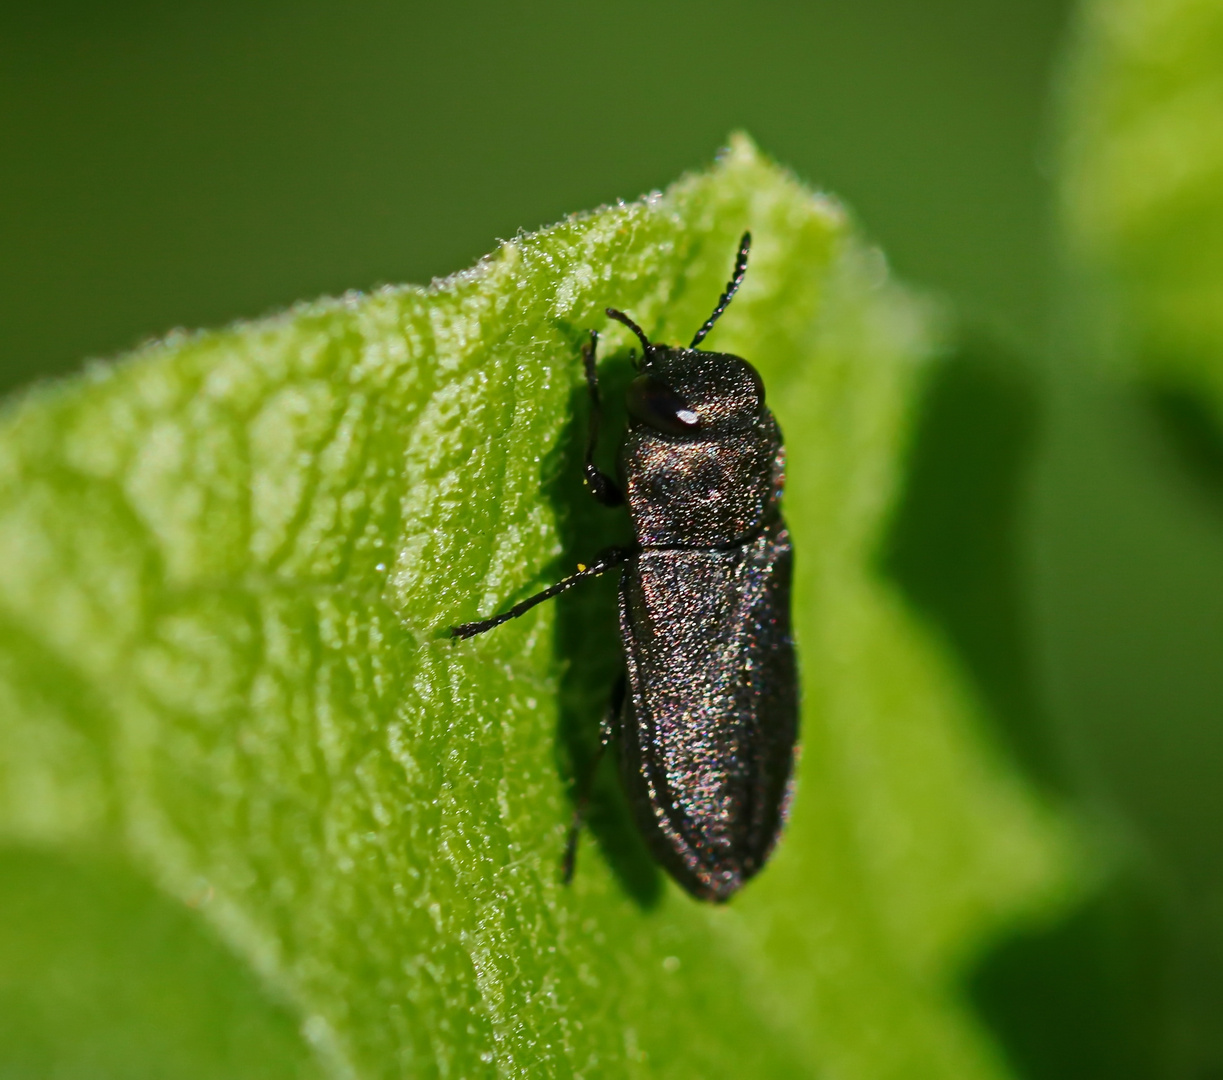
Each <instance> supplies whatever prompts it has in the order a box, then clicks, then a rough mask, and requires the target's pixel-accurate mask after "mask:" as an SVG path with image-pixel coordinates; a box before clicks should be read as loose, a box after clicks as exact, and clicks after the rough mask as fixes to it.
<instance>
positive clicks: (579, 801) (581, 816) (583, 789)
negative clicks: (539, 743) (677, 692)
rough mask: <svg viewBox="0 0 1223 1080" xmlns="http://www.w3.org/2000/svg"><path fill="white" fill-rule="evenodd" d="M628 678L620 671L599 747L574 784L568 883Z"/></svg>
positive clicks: (564, 865) (565, 869) (564, 876)
mask: <svg viewBox="0 0 1223 1080" xmlns="http://www.w3.org/2000/svg"><path fill="white" fill-rule="evenodd" d="M627 685H628V684H627V680H626V679H625V676H624V673H623V672H622V673H621V674H620V676H619V678H617V679H616V685H615V686H614V687H613V688H612V694H611V700H610V701H608V703H607V708H606V709H605V710H604V712H603V717H602V719H601V720H600V721H599V748H598V749H597V750H596V751H595V756H594V759H593V760H592V761H591V762H590V765H589V766H588V767H587V769H586V772H585V774H584V775H583V776H582V777H581V778H580V780H579V782H578V787H577V798H576V800H575V802H574V807H573V820H572V821H571V822H570V823H569V836H568V837H567V839H566V840H565V856H564V858H563V859H562V861H561V880H562V881H563V882H564V883H565V884H566V885H568V884H569V883H570V882H571V881H572V880H573V870H574V866H575V864H576V862H577V855H578V838H579V837H580V836H581V834H582V825H583V824H585V821H586V813H587V811H588V810H589V809H590V796H591V793H592V792H593V790H594V783H595V777H596V776H597V775H598V773H599V766H600V765H601V764H602V763H603V755H604V754H605V753H606V752H607V747H608V745H609V744H610V743H611V741H612V739H614V738H615V737H616V735H617V734H618V733H619V730H620V711H621V709H623V708H624V695H625V693H626V691H627Z"/></svg>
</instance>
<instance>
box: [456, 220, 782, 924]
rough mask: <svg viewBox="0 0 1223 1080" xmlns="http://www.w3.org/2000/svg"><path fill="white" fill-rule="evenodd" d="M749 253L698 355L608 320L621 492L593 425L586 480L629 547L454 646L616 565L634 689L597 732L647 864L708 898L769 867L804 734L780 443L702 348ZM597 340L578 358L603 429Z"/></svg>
mask: <svg viewBox="0 0 1223 1080" xmlns="http://www.w3.org/2000/svg"><path fill="white" fill-rule="evenodd" d="M748 243H749V238H748V237H746V236H745V237H744V241H743V245H742V247H741V248H740V253H739V262H738V264H737V265H736V276H735V278H734V279H733V280H732V282H731V284H730V285H729V286H728V287H727V291H726V293H725V294H724V295H723V297H722V301H721V303H720V304H719V306H718V308H717V310H715V312H714V314H713V316H711V318H710V319H709V321H708V322H707V323H706V324H705V326H703V327H702V328H701V330H700V331H699V332H698V333H697V336H696V338H695V339H694V341H693V345H692V347H690V348H687V349H683V348H672V347H668V346H664V345H656V344H653V343H652V342H650V341H649V340H648V339H647V338H646V336H645V334H644V333H643V332H642V331H641V330H640V328H639V327H637V326H636V324H635V323H633V322H632V320H631V319H629V318H628V317H627V316H625V315H623V314H622V313H621V312H618V311H613V310H611V309H609V310H608V314H609V315H610V316H612V317H613V318H616V319H618V320H619V321H621V322H623V323H625V325H627V326H629V327H630V328H631V329H632V330H633V331H634V333H636V334H637V336H638V337H639V339H640V340H641V343H642V348H643V353H642V358H641V364H640V372H641V373H640V374H639V375H638V377H637V378H636V379H635V380H634V381H633V383H632V384H631V385H630V387H629V391H628V396H627V404H628V411H629V417H630V419H629V431H628V437H627V439H626V441H625V444H624V446H623V449H622V451H621V454H620V472H621V480H622V483H623V496H621V493H620V488H619V487H618V486H617V484H616V483H615V481H613V480H612V479H611V478H609V477H606V476H604V475H603V474H601V473H599V471H598V470H597V469H596V468H595V466H594V465H593V464H592V463H591V451H592V450H593V442H594V431H595V425H594V423H593V422H592V436H591V445H590V447H588V452H587V463H586V475H587V479H588V482H589V483H590V486H591V488H592V490H593V491H594V493H595V494H596V496H598V497H599V498H600V499H601V501H603V502H606V503H609V504H615V503H617V502H619V501H620V500H621V498H623V501H624V502H625V503H626V504H627V507H628V511H629V516H630V518H631V520H632V524H633V532H634V535H635V538H636V543H635V544H634V545H633V546H632V547H631V548H619V549H611V550H609V551H608V552H604V553H603V554H602V555H601V556H600V557H599V559H597V560H596V561H595V563H594V564H592V565H591V566H590V567H582V568H581V569H580V571H579V573H577V574H575V575H572V576H571V577H570V578H566V579H565V580H564V581H562V582H560V583H558V584H557V585H554V586H552V588H551V589H548V590H545V591H544V592H542V593H540V594H538V595H537V596H535V597H532V598H531V599H529V600H527V601H524V602H523V603H522V604H519V605H517V607H515V608H513V609H511V610H510V611H508V612H506V613H505V614H504V615H500V616H497V617H495V618H493V619H487V620H484V621H482V622H478V623H468V624H465V625H463V626H459V627H454V628H453V629H452V634H453V635H454V636H456V637H470V636H472V635H474V634H477V633H482V632H483V631H485V630H488V629H491V628H492V627H493V626H496V625H499V624H500V623H501V622H504V621H506V620H507V619H509V618H513V617H516V616H517V615H520V614H522V613H523V612H524V611H526V610H528V609H529V608H530V607H532V606H534V604H535V603H538V602H539V601H540V600H543V599H546V598H547V597H549V596H554V595H556V594H557V593H559V592H562V591H564V590H565V589H567V588H569V587H570V586H571V585H573V584H576V583H577V581H579V580H581V579H583V578H585V577H588V576H593V575H595V574H600V573H603V572H605V571H606V570H607V569H610V568H611V567H612V566H615V565H618V564H622V565H623V567H624V569H623V572H622V576H621V581H620V636H621V640H622V642H623V646H624V662H625V669H626V676H627V679H626V683H627V685H626V692H625V693H624V695H623V700H622V702H621V704H620V706H619V710H618V715H617V716H615V717H613V718H612V719H613V723H612V729H613V730H611V731H609V732H607V733H606V734H607V735H614V736H618V742H619V747H620V771H621V778H622V781H623V784H624V788H625V791H626V792H627V794H628V797H629V802H630V804H631V806H632V808H633V812H634V815H635V817H636V820H637V824H638V827H639V828H640V830H641V832H642V835H643V836H644V837H645V839H646V842H647V843H648V845H649V846H650V849H651V851H652V852H653V854H654V856H655V858H656V859H657V860H658V861H659V862H660V863H661V864H662V865H663V866H664V867H665V868H666V869H667V870H668V871H669V872H670V874H671V875H672V876H673V877H674V878H675V880H676V881H678V882H679V883H680V884H681V885H682V886H683V887H684V888H685V889H687V890H688V891H689V892H690V893H692V894H693V895H694V896H697V897H700V898H701V899H706V900H715V901H721V900H726V899H727V898H729V897H730V896H731V895H732V894H733V893H734V892H735V891H736V890H737V889H738V888H739V887H740V886H741V885H742V884H743V883H744V882H745V881H747V880H748V879H749V878H751V877H752V876H753V875H754V874H756V873H757V872H758V871H759V870H760V868H761V867H762V866H763V865H764V863H765V860H766V859H767V858H768V856H769V852H770V851H771V850H772V847H773V845H774V843H775V842H776V839H777V836H778V833H779V832H780V830H781V826H782V824H783V821H784V818H785V808H786V803H787V795H788V790H789V784H790V774H791V769H792V764H793V758H794V753H795V745H796V742H797V738H798V673H797V667H796V663H795V656H794V646H793V642H792V639H791V634H790V582H791V569H792V564H793V552H792V549H791V546H790V537H789V533H788V531H787V530H786V526H785V522H784V521H783V520H782V516H781V509H780V504H781V495H782V488H783V484H784V463H785V454H784V450H783V448H782V441H781V432H780V431H779V429H778V427H777V423H776V421H775V420H774V419H773V415H772V413H771V412H770V411H769V410H768V409H767V408H766V407H765V404H764V388H763V385H762V384H761V381H760V377H759V375H758V374H757V373H756V371H755V369H754V368H753V367H752V366H751V365H750V364H748V363H747V361H745V360H742V359H740V358H739V357H737V356H731V355H729V354H726V353H711V352H705V351H703V350H701V349H698V348H696V347H695V346H696V345H697V344H699V343H700V341H701V340H702V339H703V338H704V336H705V334H706V333H708V331H709V329H710V328H711V327H712V325H713V323H714V320H716V318H717V317H718V316H719V315H720V314H721V313H722V311H723V310H724V309H725V307H726V305H727V304H728V303H729V302H730V299H731V297H732V296H733V295H734V292H735V290H736V289H737V287H738V284H739V282H740V281H741V280H742V277H743V272H744V269H745V267H746V259H747V247H748ZM593 340H594V339H593V335H592V345H591V347H590V350H589V352H588V353H587V354H586V364H587V377H588V379H589V382H590V389H591V395H592V398H593V400H594V404H595V407H596V412H595V414H594V417H595V421H597V415H598V414H597V408H598V387H597V383H596V380H595V375H594V351H593ZM584 801H585V796H584V795H583V797H582V799H580V800H579V807H578V817H576V818H575V829H576V823H577V821H578V820H580V814H581V812H582V810H583V808H584ZM575 837H576V832H575V833H574V834H573V835H572V836H571V845H570V854H569V856H568V857H567V870H571V867H572V862H571V860H572V844H573V840H574V838H575Z"/></svg>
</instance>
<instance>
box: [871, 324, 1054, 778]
mask: <svg viewBox="0 0 1223 1080" xmlns="http://www.w3.org/2000/svg"><path fill="white" fill-rule="evenodd" d="M1037 422H1038V399H1037V395H1036V392H1035V389H1034V387H1033V386H1032V384H1031V381H1030V376H1028V375H1027V374H1026V372H1025V371H1024V369H1023V368H1022V367H1021V366H1020V365H1019V364H1017V363H1015V362H1014V361H1011V360H1009V359H1008V358H1006V357H1005V356H1003V355H1002V354H1001V353H1000V352H999V350H997V349H996V348H995V347H993V346H991V345H990V344H989V343H987V342H984V341H982V340H974V339H969V340H967V341H966V342H965V343H964V344H963V345H962V346H961V347H960V348H959V349H958V350H957V351H956V352H955V353H954V354H953V355H952V356H950V357H949V358H948V359H947V360H945V361H944V362H943V363H942V365H941V367H940V368H939V369H938V370H937V371H936V372H935V374H934V376H933V378H932V379H931V382H930V384H929V386H928V389H927V391H926V396H925V400H924V402H923V408H922V412H921V417H920V419H919V421H918V424H917V430H916V432H915V437H914V441H913V445H912V447H911V450H910V453H909V458H908V467H907V476H906V478H905V486H904V489H903V495H902V497H901V500H900V503H899V506H898V508H897V512H896V514H895V516H894V518H893V520H892V524H891V529H890V531H889V534H888V536H887V538H886V541H885V543H884V547H883V553H882V566H883V570H884V572H885V573H886V574H888V575H889V576H890V577H891V578H892V579H893V580H894V581H895V582H896V583H897V584H898V585H899V586H900V588H901V590H902V591H903V593H904V595H905V596H906V597H907V599H908V600H909V602H910V603H911V604H912V605H913V606H914V607H915V608H916V609H917V610H918V611H919V612H920V613H921V615H922V616H923V617H924V618H925V619H926V620H927V621H929V622H931V623H933V624H934V625H935V626H937V627H938V629H939V630H940V631H941V633H942V634H943V636H944V637H945V638H946V639H947V640H948V641H949V642H950V643H951V645H952V646H953V648H954V649H955V650H956V652H957V654H958V655H959V657H960V659H961V661H962V662H963V664H964V667H965V668H966V669H967V672H968V674H969V675H970V677H971V678H972V679H973V681H974V683H975V684H976V687H977V689H978V692H979V693H980V694H981V696H982V698H983V699H984V702H985V704H986V706H987V707H988V710H989V713H990V714H991V716H992V717H993V719H994V721H995V722H996V724H997V727H998V734H999V735H1000V736H1001V738H1002V740H1003V742H1004V744H1005V745H1006V746H1007V748H1008V749H1009V750H1010V752H1011V753H1012V754H1013V755H1014V756H1015V757H1016V758H1017V760H1018V761H1019V762H1020V764H1021V765H1022V766H1023V768H1024V769H1025V771H1026V772H1027V773H1028V774H1029V775H1030V776H1031V777H1032V778H1033V779H1035V780H1036V781H1038V782H1039V783H1041V784H1042V785H1044V786H1054V787H1056V786H1059V779H1060V778H1059V776H1058V768H1057V765H1056V759H1055V755H1054V753H1053V748H1052V746H1051V745H1050V741H1049V735H1048V730H1047V726H1046V723H1045V720H1044V717H1043V715H1042V712H1041V709H1040V706H1039V700H1038V696H1037V693H1036V691H1035V688H1034V682H1033V670H1032V659H1031V651H1030V645H1029V639H1028V631H1027V626H1026V616H1025V612H1024V608H1023V580H1022V572H1021V563H1020V551H1019V543H1020V534H1019V528H1018V525H1019V518H1020V514H1021V511H1022V505H1021V504H1022V497H1023V488H1024V484H1025V482H1026V478H1027V477H1026V473H1027V465H1028V462H1029V460H1030V457H1031V454H1032V451H1033V449H1034V445H1035V440H1036V434H1037Z"/></svg>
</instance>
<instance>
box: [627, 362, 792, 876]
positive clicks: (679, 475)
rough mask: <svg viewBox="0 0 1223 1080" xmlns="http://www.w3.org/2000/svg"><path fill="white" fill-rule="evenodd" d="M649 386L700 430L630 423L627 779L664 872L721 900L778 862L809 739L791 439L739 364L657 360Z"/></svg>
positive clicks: (648, 370) (648, 366) (647, 365)
mask: <svg viewBox="0 0 1223 1080" xmlns="http://www.w3.org/2000/svg"><path fill="white" fill-rule="evenodd" d="M642 370H643V374H644V375H646V376H647V377H648V376H653V377H656V378H659V379H661V380H662V381H663V382H665V383H666V384H667V385H668V386H669V387H671V388H672V389H673V390H675V391H676V393H677V395H678V396H679V397H680V398H681V399H682V400H683V401H684V402H685V403H686V404H687V405H688V406H689V407H690V408H691V409H692V411H694V412H695V413H696V414H697V415H698V416H700V417H702V418H703V420H704V422H703V423H702V425H701V427H702V430H701V431H700V432H699V433H694V434H692V435H671V434H668V433H666V432H660V431H658V430H656V429H654V428H652V427H651V426H650V425H649V424H648V423H646V422H643V421H642V420H639V419H637V418H635V417H634V418H633V419H632V420H630V428H629V435H628V440H627V441H626V443H625V446H624V450H623V453H622V455H621V471H622V473H623V477H624V482H625V502H626V503H627V505H628V509H629V515H630V517H631V519H632V522H633V530H634V533H635V534H636V537H637V542H638V544H639V545H640V553H639V554H638V555H637V556H636V557H635V558H634V559H632V560H630V561H629V562H628V564H627V566H626V567H625V569H624V573H623V575H622V577H621V581H620V634H621V638H622V640H623V642H624V659H625V666H626V667H627V669H628V693H627V694H626V696H625V700H624V706H623V712H622V714H621V719H620V732H619V734H620V746H621V775H622V778H623V783H624V787H625V790H626V792H627V793H628V796H629V800H630V802H631V803H632V805H633V809H634V812H635V814H636V817H637V823H638V826H639V827H640V829H641V831H642V834H643V835H644V836H645V838H646V840H647V842H648V843H649V845H650V848H651V850H652V851H653V853H654V856H655V858H657V859H658V861H659V862H660V863H662V864H663V866H665V867H666V868H667V870H669V871H670V873H671V875H672V876H673V877H674V878H675V879H676V880H677V881H678V882H679V883H680V884H681V885H683V886H684V887H685V888H686V889H687V890H688V891H689V892H691V893H693V894H694V895H696V896H700V897H702V898H706V899H711V900H724V899H726V898H727V897H729V896H730V895H731V894H732V893H733V892H735V890H736V889H738V888H739V886H740V885H742V884H743V882H745V881H746V880H747V879H748V878H750V877H751V876H752V875H753V874H755V873H756V872H757V871H758V870H759V869H760V868H761V867H762V866H763V865H764V862H765V859H767V858H768V855H769V851H770V850H771V849H772V847H773V843H774V841H775V839H776V837H777V834H778V832H779V830H780V828H781V824H782V817H783V808H784V804H785V800H786V791H787V788H788V781H789V777H790V768H791V759H792V758H793V755H794V745H795V741H796V739H797V736H798V703H797V693H796V691H797V671H796V669H795V660H794V647H793V644H792V642H791V637H790V572H791V564H792V561H793V555H792V552H791V548H790V537H789V533H788V532H787V531H786V527H785V523H784V522H783V521H782V518H781V511H780V499H781V491H782V483H783V468H784V454H783V451H782V445H781V434H780V432H779V431H778V428H777V424H776V422H775V421H774V420H773V416H772V414H771V413H770V412H769V410H768V409H767V408H765V407H764V404H763V392H762V390H761V389H760V381H759V378H758V377H756V375H755V372H754V371H752V370H751V369H750V368H749V367H748V365H747V364H746V362H745V361H743V360H740V359H739V358H738V357H734V356H727V355H724V354H718V353H706V352H701V351H700V350H696V349H663V348H659V347H657V346H655V348H654V349H653V350H647V355H646V359H645V362H644V364H643V368H642ZM706 417H708V418H709V419H704V418H706Z"/></svg>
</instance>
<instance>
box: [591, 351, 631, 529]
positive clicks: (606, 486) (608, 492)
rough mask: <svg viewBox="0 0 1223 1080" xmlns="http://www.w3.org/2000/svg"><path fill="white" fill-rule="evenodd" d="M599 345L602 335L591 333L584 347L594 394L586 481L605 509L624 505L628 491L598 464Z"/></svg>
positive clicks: (600, 410)
mask: <svg viewBox="0 0 1223 1080" xmlns="http://www.w3.org/2000/svg"><path fill="white" fill-rule="evenodd" d="M598 345H599V335H598V332H597V331H595V330H591V332H590V341H588V342H587V343H586V344H585V345H583V346H582V366H583V367H584V368H585V370H586V388H587V389H588V390H589V391H590V427H589V428H588V429H587V432H586V463H585V467H584V468H583V470H582V479H583V482H584V483H585V484H586V486H587V487H588V488H589V489H590V493H591V494H592V495H593V496H594V497H595V498H596V499H598V500H599V502H601V503H602V504H603V505H604V506H621V505H623V503H624V492H622V491H621V490H620V485H619V484H617V483H616V481H615V480H613V479H612V478H611V477H610V476H608V475H607V473H605V472H603V471H602V470H601V469H600V468H599V467H598V466H597V465H596V464H595V463H594V455H595V445H596V444H597V443H598V441H599V418H600V416H601V415H602V400H601V399H600V397H599V376H598V373H597V372H596V371H595V349H596V348H598Z"/></svg>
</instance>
